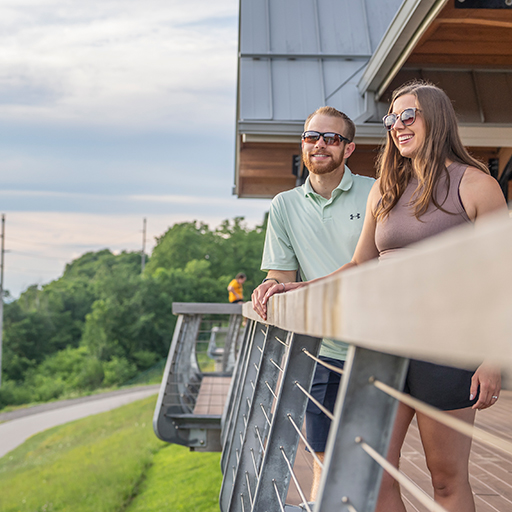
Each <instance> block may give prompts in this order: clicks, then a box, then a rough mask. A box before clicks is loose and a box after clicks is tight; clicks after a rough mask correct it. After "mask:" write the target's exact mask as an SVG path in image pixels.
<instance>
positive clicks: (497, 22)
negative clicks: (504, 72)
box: [407, 0, 512, 69]
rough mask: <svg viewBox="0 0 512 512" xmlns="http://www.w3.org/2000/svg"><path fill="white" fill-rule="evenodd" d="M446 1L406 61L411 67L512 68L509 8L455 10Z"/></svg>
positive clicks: (511, 14) (511, 12)
mask: <svg viewBox="0 0 512 512" xmlns="http://www.w3.org/2000/svg"><path fill="white" fill-rule="evenodd" d="M458 1H459V0H450V1H449V2H448V4H447V5H446V7H445V8H444V9H443V10H442V11H441V13H440V14H439V16H438V17H437V18H436V19H435V20H434V21H433V22H432V24H431V25H430V27H429V28H428V29H427V31H426V32H425V34H423V37H422V38H421V39H420V41H419V43H418V44H417V46H416V48H415V49H414V51H413V53H412V54H411V56H410V57H409V59H408V60H407V64H408V65H409V64H412V65H416V66H417V65H429V64H430V65H442V66H443V67H447V66H453V67H472V68H473V67H475V66H477V67H479V68H493V69H511V68H512V9H456V8H455V2H458Z"/></svg>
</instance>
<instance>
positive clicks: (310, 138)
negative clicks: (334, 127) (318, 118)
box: [302, 131, 351, 146]
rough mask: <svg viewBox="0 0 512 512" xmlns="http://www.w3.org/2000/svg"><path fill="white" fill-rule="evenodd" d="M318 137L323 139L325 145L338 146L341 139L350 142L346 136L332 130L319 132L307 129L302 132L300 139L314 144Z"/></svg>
mask: <svg viewBox="0 0 512 512" xmlns="http://www.w3.org/2000/svg"><path fill="white" fill-rule="evenodd" d="M320 137H322V138H323V139H324V142H325V144H326V145H327V146H339V144H340V143H341V141H345V142H351V141H350V140H349V139H347V138H346V137H343V135H340V134H339V133H334V132H326V133H320V132H314V131H307V132H304V133H303V134H302V140H303V141H304V142H306V143H307V144H316V143H317V142H318V141H319V140H320Z"/></svg>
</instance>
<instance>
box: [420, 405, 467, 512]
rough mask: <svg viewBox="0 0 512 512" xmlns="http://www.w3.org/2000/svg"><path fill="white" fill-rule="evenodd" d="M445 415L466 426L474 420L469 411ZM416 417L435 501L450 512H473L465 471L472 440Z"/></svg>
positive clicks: (422, 416)
mask: <svg viewBox="0 0 512 512" xmlns="http://www.w3.org/2000/svg"><path fill="white" fill-rule="evenodd" d="M447 413H448V414H450V415H452V416H455V417H456V418H459V419H461V420H463V421H466V422H467V423H471V424H473V422H474V420H475V411H474V410H473V409H470V408H467V409H459V410H456V411H447ZM417 416H418V427H419V431H420V435H421V441H422V443H423V448H424V449H425V457H426V459H427V466H428V469H429V471H430V474H431V476H432V485H433V487H434V498H435V500H436V501H437V502H438V503H439V504H440V505H442V506H443V507H444V508H446V509H447V510H449V511H450V512H474V511H475V501H474V498H473V491H472V490H471V486H470V485H469V469H468V464H469V453H470V451H471V439H470V438H469V437H467V436H464V435H462V434H459V433H458V432H456V431H455V430H453V429H451V428H449V427H446V426H444V425H442V424H441V423H439V422H437V421H435V420H433V419H431V418H429V417H428V416H425V415H424V414H421V413H418V414H417Z"/></svg>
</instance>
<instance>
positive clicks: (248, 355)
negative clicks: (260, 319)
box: [220, 321, 266, 473]
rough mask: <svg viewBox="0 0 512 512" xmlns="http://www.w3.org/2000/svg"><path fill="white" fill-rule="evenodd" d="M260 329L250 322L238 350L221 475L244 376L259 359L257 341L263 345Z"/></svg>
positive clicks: (226, 412) (226, 411)
mask: <svg viewBox="0 0 512 512" xmlns="http://www.w3.org/2000/svg"><path fill="white" fill-rule="evenodd" d="M261 329H262V326H261V325H260V324H259V323H257V322H254V321H252V322H251V324H250V326H249V328H248V329H247V330H246V337H245V340H244V345H243V347H242V348H241V350H240V354H239V356H238V364H237V365H236V367H235V374H234V375H233V378H232V379H231V389H230V392H229V394H228V399H227V401H226V407H225V408H224V414H223V419H222V425H223V427H222V437H221V441H222V456H221V460H220V465H221V469H222V472H223V473H225V471H226V464H227V462H226V461H227V460H228V459H229V457H230V454H231V445H232V443H233V435H234V434H233V432H234V431H235V427H236V423H237V420H236V418H238V414H239V411H240V406H241V405H240V404H241V401H242V397H243V395H244V389H245V386H246V384H247V383H246V375H247V371H248V368H249V366H250V361H251V359H255V360H256V357H259V355H258V354H256V353H255V350H256V349H255V348H254V347H255V343H257V342H258V340H259V342H260V343H263V339H264V335H263V333H262V332H261ZM265 329H266V328H265ZM255 338H256V341H255Z"/></svg>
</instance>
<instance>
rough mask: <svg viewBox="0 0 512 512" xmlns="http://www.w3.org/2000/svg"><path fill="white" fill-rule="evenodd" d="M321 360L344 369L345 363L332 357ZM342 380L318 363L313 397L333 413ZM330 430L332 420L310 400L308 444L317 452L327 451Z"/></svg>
mask: <svg viewBox="0 0 512 512" xmlns="http://www.w3.org/2000/svg"><path fill="white" fill-rule="evenodd" d="M319 359H321V360H322V361H325V362H326V363H328V364H330V365H332V366H336V367H338V368H343V365H344V364H345V361H340V360H339V359H331V358H330V357H323V356H320V357H319ZM340 380H341V375H340V374H339V373H337V372H334V371H332V370H329V369H328V368H326V367H325V366H323V365H321V364H319V363H317V365H316V369H315V375H314V376H313V384H312V386H311V395H312V396H313V397H314V398H315V399H316V400H318V401H319V402H320V403H321V404H322V405H323V406H324V407H325V408H326V409H328V410H329V411H331V412H333V411H334V404H335V403H336V397H337V396H338V389H339V387H340ZM330 428H331V420H330V419H329V418H328V417H327V416H326V415H325V414H324V413H323V412H322V411H321V410H320V409H319V408H318V406H317V405H315V403H314V402H312V401H311V400H309V401H308V405H307V408H306V433H307V439H308V443H309V444H310V445H311V448H313V450H314V451H315V452H324V451H325V445H326V443H327V436H328V435H329V429H330Z"/></svg>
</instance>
